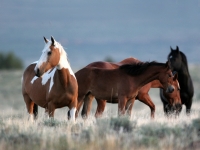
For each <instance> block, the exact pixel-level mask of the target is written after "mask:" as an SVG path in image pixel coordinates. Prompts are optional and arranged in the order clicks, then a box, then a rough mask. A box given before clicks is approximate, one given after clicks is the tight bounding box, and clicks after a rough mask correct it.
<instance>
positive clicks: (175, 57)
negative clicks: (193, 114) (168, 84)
mask: <svg viewBox="0 0 200 150" xmlns="http://www.w3.org/2000/svg"><path fill="white" fill-rule="evenodd" d="M170 49H171V51H170V53H169V55H168V60H169V62H170V66H171V68H172V71H173V72H174V71H176V72H177V73H178V81H179V84H180V97H181V101H182V104H184V105H185V106H186V113H187V114H188V115H189V114H190V111H191V106H192V98H193V95H194V87H193V83H192V79H191V76H190V73H189V69H188V62H187V58H186V56H185V54H184V53H183V52H181V51H180V50H179V47H178V46H177V47H176V49H172V48H170ZM161 100H162V101H164V102H165V96H164V95H162V93H161ZM163 105H164V106H165V105H167V104H166V103H163ZM168 109H169V110H172V112H173V108H170V107H168ZM180 111H181V110H180Z"/></svg>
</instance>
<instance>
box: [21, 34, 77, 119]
mask: <svg viewBox="0 0 200 150" xmlns="http://www.w3.org/2000/svg"><path fill="white" fill-rule="evenodd" d="M44 40H45V47H44V49H43V52H42V55H41V57H40V59H39V61H38V62H37V63H33V64H31V65H29V66H28V67H27V68H26V70H25V71H24V74H23V79H22V95H23V97H24V101H25V103H26V107H27V110H28V113H29V114H30V117H31V118H33V115H34V117H35V118H36V116H37V105H39V106H41V107H43V108H45V109H46V112H48V114H49V117H54V111H55V109H56V108H61V107H65V106H68V107H69V109H70V117H71V119H72V120H75V112H76V108H77V97H78V84H77V80H76V78H75V75H74V73H73V71H72V69H71V67H70V65H69V62H68V60H67V55H66V52H65V50H64V49H63V47H62V46H61V45H60V44H59V43H58V42H56V41H55V40H54V38H53V37H51V41H49V40H47V39H46V38H44Z"/></svg>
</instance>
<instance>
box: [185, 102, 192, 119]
mask: <svg viewBox="0 0 200 150" xmlns="http://www.w3.org/2000/svg"><path fill="white" fill-rule="evenodd" d="M185 106H186V114H187V115H188V116H189V115H190V112H191V106H192V99H190V100H189V101H187V102H186V103H185Z"/></svg>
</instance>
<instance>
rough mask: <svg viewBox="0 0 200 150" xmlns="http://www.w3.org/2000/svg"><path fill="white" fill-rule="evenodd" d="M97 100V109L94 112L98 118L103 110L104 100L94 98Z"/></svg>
mask: <svg viewBox="0 0 200 150" xmlns="http://www.w3.org/2000/svg"><path fill="white" fill-rule="evenodd" d="M96 100H97V109H96V113H95V117H96V118H100V117H101V116H102V114H103V112H104V109H105V106H106V100H101V99H96Z"/></svg>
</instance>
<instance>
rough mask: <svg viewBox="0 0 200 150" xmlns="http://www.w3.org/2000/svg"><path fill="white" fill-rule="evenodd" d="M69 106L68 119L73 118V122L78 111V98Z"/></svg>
mask: <svg viewBox="0 0 200 150" xmlns="http://www.w3.org/2000/svg"><path fill="white" fill-rule="evenodd" d="M68 107H69V111H68V120H72V121H73V122H75V120H76V112H77V100H76V99H74V100H73V101H72V102H71V103H70V105H69V106H68Z"/></svg>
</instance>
